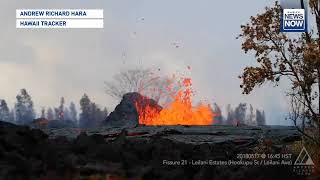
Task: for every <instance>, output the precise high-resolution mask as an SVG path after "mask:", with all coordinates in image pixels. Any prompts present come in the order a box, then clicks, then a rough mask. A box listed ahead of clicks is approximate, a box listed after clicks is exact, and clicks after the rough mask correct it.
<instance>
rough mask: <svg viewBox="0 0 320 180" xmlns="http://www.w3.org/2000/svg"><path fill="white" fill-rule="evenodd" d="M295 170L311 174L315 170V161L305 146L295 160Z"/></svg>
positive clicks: (301, 173)
mask: <svg viewBox="0 0 320 180" xmlns="http://www.w3.org/2000/svg"><path fill="white" fill-rule="evenodd" d="M293 171H294V172H295V173H296V174H297V175H302V176H309V175H311V174H312V173H313V171H314V163H313V161H312V159H311V156H310V155H309V153H308V151H307V150H306V148H305V147H303V148H302V150H301V152H300V154H299V156H298V157H297V159H296V161H295V162H294V169H293Z"/></svg>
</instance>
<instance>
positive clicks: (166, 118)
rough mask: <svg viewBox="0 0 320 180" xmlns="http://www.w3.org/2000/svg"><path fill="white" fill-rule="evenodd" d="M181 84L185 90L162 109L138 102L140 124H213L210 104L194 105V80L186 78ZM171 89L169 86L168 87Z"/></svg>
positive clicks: (179, 92)
mask: <svg viewBox="0 0 320 180" xmlns="http://www.w3.org/2000/svg"><path fill="white" fill-rule="evenodd" d="M181 85H182V86H183V90H180V91H178V93H176V95H175V96H174V98H173V101H172V102H171V103H169V104H168V105H167V106H165V107H163V109H162V110H160V111H159V109H156V108H155V107H152V106H143V108H142V105H140V104H138V103H136V108H137V111H138V114H139V124H144V125H212V124H213V122H214V117H213V116H214V115H213V112H212V109H211V107H210V105H205V104H199V105H197V106H196V107H193V106H192V96H193V91H192V88H191V86H192V81H191V78H184V79H183V80H182V83H181ZM168 89H169V88H168Z"/></svg>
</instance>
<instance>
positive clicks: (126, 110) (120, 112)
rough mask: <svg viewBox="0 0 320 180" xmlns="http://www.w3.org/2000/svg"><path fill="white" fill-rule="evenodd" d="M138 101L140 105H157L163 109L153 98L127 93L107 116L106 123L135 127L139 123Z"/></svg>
mask: <svg viewBox="0 0 320 180" xmlns="http://www.w3.org/2000/svg"><path fill="white" fill-rule="evenodd" d="M136 103H139V104H140V106H141V107H142V108H143V107H146V106H151V107H155V108H156V109H158V110H159V111H160V110H161V109H162V107H161V106H160V105H158V104H157V102H156V101H155V100H153V99H150V98H147V97H145V96H142V95H141V94H139V93H135V92H132V93H127V94H125V95H124V96H123V98H122V100H121V102H120V104H118V105H117V106H116V108H115V110H114V111H113V112H111V113H110V115H109V116H108V117H107V118H106V120H105V121H104V124H106V125H110V126H117V127H134V126H137V125H138V123H139V119H138V112H137V109H136Z"/></svg>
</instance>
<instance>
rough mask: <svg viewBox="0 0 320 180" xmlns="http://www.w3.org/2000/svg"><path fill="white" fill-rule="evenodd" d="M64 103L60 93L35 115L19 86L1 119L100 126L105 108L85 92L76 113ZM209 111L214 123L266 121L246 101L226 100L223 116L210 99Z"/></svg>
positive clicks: (1, 105) (0, 107) (2, 106)
mask: <svg viewBox="0 0 320 180" xmlns="http://www.w3.org/2000/svg"><path fill="white" fill-rule="evenodd" d="M66 104H67V103H66V100H65V98H64V97H61V98H60V101H59V103H58V106H56V107H48V106H47V107H46V108H45V107H42V108H41V111H40V112H39V115H36V112H35V110H34V108H33V101H32V98H31V96H30V95H29V94H28V92H27V90H25V89H22V90H21V92H20V94H19V95H17V102H16V104H15V108H12V110H10V108H9V107H8V105H7V103H6V101H5V100H0V120H2V121H9V122H13V123H18V124H28V123H31V122H32V121H33V120H35V119H36V118H37V117H38V118H42V119H47V120H49V121H53V120H55V121H57V120H58V121H60V122H63V121H65V122H66V121H69V122H70V123H71V122H73V123H74V124H75V125H78V126H79V127H81V128H88V127H89V128H90V127H97V126H99V125H100V124H101V122H102V121H103V120H105V118H106V117H107V115H108V110H107V108H103V107H101V106H99V105H97V104H96V103H94V102H92V101H91V99H90V98H89V96H88V95H87V94H84V95H83V96H82V98H81V99H80V101H79V105H80V113H79V116H78V112H77V108H76V105H75V103H73V102H70V104H69V105H68V106H67V105H66ZM212 111H213V112H214V117H213V118H214V120H215V121H214V124H229V125H239V124H242V125H244V124H245V125H265V124H266V119H265V113H264V111H262V110H259V109H254V108H253V107H252V105H250V106H249V107H248V106H247V104H246V103H240V104H239V105H238V106H236V107H235V108H232V107H231V105H230V104H229V105H228V106H227V107H226V112H225V114H226V115H225V116H224V115H223V113H224V112H223V110H222V108H221V107H220V106H219V105H218V104H217V103H213V105H212ZM55 123H57V122H55ZM70 123H69V124H70Z"/></svg>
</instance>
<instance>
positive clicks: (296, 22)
mask: <svg viewBox="0 0 320 180" xmlns="http://www.w3.org/2000/svg"><path fill="white" fill-rule="evenodd" d="M307 25H308V22H307V16H306V10H305V9H283V11H282V17H281V32H308V28H307Z"/></svg>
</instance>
